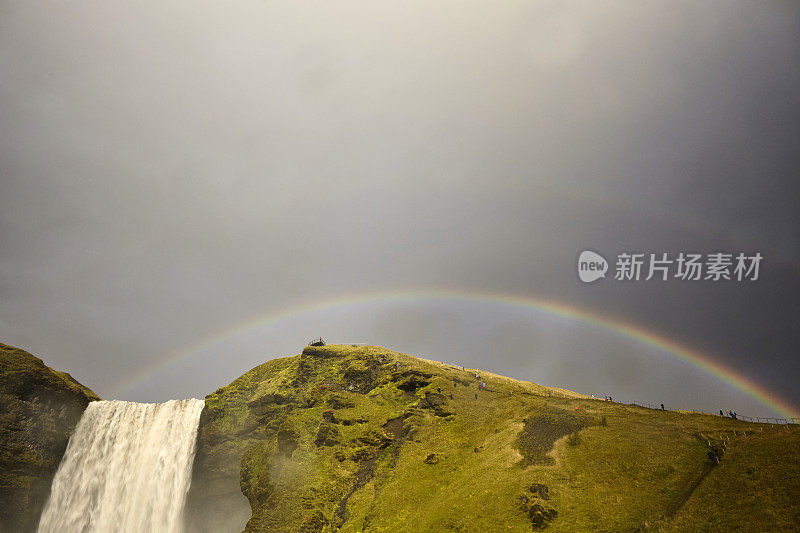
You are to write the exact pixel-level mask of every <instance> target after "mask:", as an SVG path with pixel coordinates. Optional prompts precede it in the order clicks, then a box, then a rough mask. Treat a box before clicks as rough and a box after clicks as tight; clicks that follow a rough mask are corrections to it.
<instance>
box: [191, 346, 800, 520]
mask: <svg viewBox="0 0 800 533" xmlns="http://www.w3.org/2000/svg"><path fill="white" fill-rule="evenodd" d="M475 372H476V371H475V370H470V369H465V370H462V369H460V368H456V367H453V366H450V365H444V364H442V363H438V362H435V361H427V360H422V359H416V358H414V357H411V356H408V355H405V354H400V353H397V352H392V351H390V350H386V349H383V348H377V347H366V346H339V345H335V346H325V347H308V348H306V349H305V350H304V351H303V353H302V354H301V355H299V356H296V357H292V358H286V359H281V360H276V361H271V362H269V363H267V364H265V365H261V366H260V367H256V368H255V369H253V370H252V371H250V372H248V373H247V374H245V375H244V376H242V377H241V378H239V379H237V380H236V381H234V382H233V383H232V384H231V385H229V386H228V387H223V388H222V389H219V390H218V391H216V392H215V393H214V394H212V395H209V397H208V398H207V399H206V411H204V414H203V422H202V425H201V430H200V435H201V436H200V440H199V444H200V450H199V452H198V457H199V458H200V457H205V459H203V460H199V461H198V462H197V463H196V467H195V480H196V481H197V480H200V479H208V475H209V473H211V474H213V475H216V476H217V477H216V478H215V480H216V482H217V483H218V484H220V486H221V484H223V483H225V484H227V485H226V487H227V489H226V490H228V492H226V493H225V497H220V496H219V495H220V494H222V492H217V493H216V495H214V494H213V491H211V492H207V493H205V494H201V493H199V492H198V491H197V490H196V489H195V486H196V484H197V483H196V481H195V482H193V485H192V492H193V493H194V494H193V495H190V496H191V497H190V508H193V509H195V510H196V509H203V510H204V511H205V513H206V514H205V516H206V519H205V520H200V521H195V522H194V525H195V526H197V527H194V528H193V529H192V530H197V531H203V530H204V529H203V528H202V525H203V524H206V525H207V524H210V523H212V522H211V521H209V519H208V517H210V516H226V514H225V513H226V511H228V510H230V509H232V508H233V505H232V504H231V502H232V501H234V499H235V498H236V499H238V500H236V501H237V502H238V503H237V505H241V506H243V507H244V508H245V510H242V511H241V512H240V513H239V514H238V515H237V519H236V520H233V521H231V522H229V523H227V524H221V523H219V522H218V523H216V524H214V528H210V527H209V528H207V529H205V530H206V531H212V530H213V531H223V530H230V531H238V530H241V529H242V528H245V527H246V530H247V531H332V530H341V531H365V530H366V531H500V530H503V531H508V530H516V531H529V530H531V529H532V528H538V527H548V528H549V530H551V531H626V530H627V531H634V530H637V529H638V530H648V529H652V528H665V527H668V526H669V525H670V524H673V521H678V520H695V519H699V518H698V516H699V515H700V514H702V512H701V510H697V511H693V512H691V513H689V516H688V518H684V517H683V514H682V513H686V509H687V508H688V507H687V506H689V505H690V504H691V503H692V501H693V499H692V498H694V497H695V495H696V494H700V492H699V491H700V490H701V489H702V488H704V487H705V486H706V483H708V482H709V481H708V480H709V479H713V478H712V475H717V474H718V473H719V472H721V471H722V470H721V469H720V470H714V467H712V466H711V463H710V462H709V459H708V457H707V452H708V447H709V443H710V442H711V441H724V442H726V443H728V444H729V449H731V450H735V449H736V446H739V445H741V446H746V443H747V442H752V443H753V444H752V445H749V446H757V447H758V446H762V444H758V441H756V440H752V441H748V439H756V438H759V437H758V436H759V435H760V434H761V431H762V428H763V427H770V426H763V425H755V424H746V423H743V422H740V421H735V420H730V419H724V418H721V417H713V416H706V415H697V414H688V413H674V412H669V411H653V410H649V409H642V408H639V407H635V406H626V405H621V404H614V403H609V402H604V401H601V400H593V399H591V398H588V397H586V396H583V395H579V394H575V393H564V392H563V391H555V390H554V389H548V388H546V387H542V386H540V385H536V384H533V383H529V382H518V381H515V380H512V379H509V378H505V377H502V376H496V375H493V374H490V373H487V372H480V373H479V377H478V378H476V376H475ZM480 382H485V383H486V385H487V390H480V389H479V386H478V385H479V383H480ZM554 391H555V394H554ZM556 394H558V395H556ZM561 394H563V395H565V396H568V397H561ZM766 431H769V430H766ZM767 435H768V437H764V438H766V439H767V440H769V441H770V442H771V443H773V444H774V445H775V446H783V445H784V444H785V442H784V441H786V442H789V441H790V440H791V438H794V437H793V435H795V436H796V435H797V433H796V432H792V431H787V432H786V433H785V434H780V433H768V434H767ZM212 437H213V438H212ZM787 439H788V440H787ZM737 457H738V459H736V460H737V461H741V462H742V463H746V462H747V461H749V456H748V455H746V454H738V455H737V454H736V453H734V452H731V453H729V455H728V456H726V457H725V458H723V461H722V465H725V463H726V462H727V461H729V460H733V459H734V458H737ZM795 457H796V455H795ZM220 465H224V468H222V467H221V466H220ZM214 468H217V470H214ZM717 468H719V467H717ZM758 483H765V484H766V483H769V484H772V485H776V486H778V487H783V488H786V489H787V490H789V491H790V493H791V494H794V495H795V497H796V496H797V488H796V487H794V486H792V485H791V484H788V485H787V483H788V482H787V481H786V480H785V479H783V478H782V477H781V474H780V472H778V471H777V470H775V471H770V473H769V474H764V476H763V477H762V478H758ZM236 489H240V491H241V492H239V493H238V494H237V493H236ZM779 490H781V489H779ZM791 491H794V492H791ZM242 494H244V496H242ZM245 497H246V498H245ZM742 501H745V500H742ZM770 502H774V505H773V504H772V503H769V502H768V508H769V509H770V512H772V513H773V518H772V522H769V520H767V519H765V520H766V522H764V524H766V525H770V524H773V525H774V524H781V523H782V522H781V520H784V521H785V520H788V519H787V518H786V517H787V513H788V514H789V515H790V514H791V513H790V511H788V510H787V509H786V508H785V506H783V505H782V504H781V503H780V502H779V500H777V499H776V500H770ZM248 504H249V505H248ZM747 505H749V504H747ZM247 507H249V509H246V508H247ZM731 507H733V510H732V511H731V512H733V514H734V515H735V516H739V517H740V519H743V518H744V517H746V516H749V515H752V512H751V511H748V510H747V508H746V505H745V507H743V508H736V507H735V506H731ZM239 509H241V507H240V508H239ZM699 509H701V508H699ZM227 516H231V515H230V514H229V515H227ZM248 518H249V521H248ZM237 521H238V522H237ZM245 523H246V526H245ZM675 523H677V522H675ZM687 523H691V522H687ZM223 525H224V526H226V527H227V528H228V529H220V527H221V526H223ZM762 525H763V524H762Z"/></svg>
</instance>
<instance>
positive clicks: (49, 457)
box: [0, 344, 99, 533]
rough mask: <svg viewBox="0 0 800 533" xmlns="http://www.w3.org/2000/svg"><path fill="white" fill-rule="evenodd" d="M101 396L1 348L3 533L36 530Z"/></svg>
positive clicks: (39, 363)
mask: <svg viewBox="0 0 800 533" xmlns="http://www.w3.org/2000/svg"><path fill="white" fill-rule="evenodd" d="M93 400H99V398H98V397H97V395H96V394H95V393H94V392H92V391H91V390H89V389H88V388H86V387H84V386H83V385H81V384H80V383H78V382H77V381H75V380H74V379H73V378H72V376H70V375H69V374H67V373H66V372H58V371H55V370H53V369H52V368H50V367H48V366H46V365H45V364H44V363H43V362H42V360H41V359H39V358H38V357H34V356H33V355H31V354H29V353H28V352H26V351H24V350H20V349H19V348H14V347H13V346H8V345H5V344H0V532H4V531H8V532H15V533H19V532H26V531H35V530H36V525H37V522H38V520H39V514H40V513H41V510H42V507H43V506H44V503H45V500H46V499H47V495H48V494H49V492H50V483H51V482H52V480H53V476H54V475H55V472H56V469H57V468H58V464H59V462H60V461H61V457H62V456H63V455H64V450H66V447H67V442H68V441H69V436H70V434H71V433H72V430H73V429H74V428H75V425H76V424H77V423H78V420H79V419H80V417H81V414H83V410H84V409H86V406H87V405H88V404H89V402H90V401H93Z"/></svg>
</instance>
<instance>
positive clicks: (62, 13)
mask: <svg viewBox="0 0 800 533" xmlns="http://www.w3.org/2000/svg"><path fill="white" fill-rule="evenodd" d="M798 171H800V5H799V4H797V3H796V2H789V1H765V2H745V1H734V0H724V1H710V0H709V1H702V2H700V1H691V2H687V1H669V2H668V1H655V0H652V1H648V2H633V1H628V2H604V3H599V2H595V1H571V2H563V1H531V0H526V1H509V2H502V3H487V2H472V1H458V2H456V1H450V0H444V1H441V2H435V3H432V2H422V1H409V2H385V1H377V2H376V1H343V0H334V1H325V2H322V1H298V2H274V1H268V0H259V1H245V0H238V1H233V2H225V3H219V2H210V1H192V2H188V1H177V0H176V1H170V2H156V1H149V0H145V1H142V2H137V3H136V4H135V5H133V4H130V3H127V2H119V1H113V0H112V1H107V0H103V1H77V2H70V3H49V4H47V5H43V4H38V3H31V2H24V1H18V0H0V250H2V254H0V341H1V342H5V343H7V344H12V345H15V346H19V347H22V348H24V349H26V350H28V351H30V352H31V353H33V354H35V355H37V356H39V357H41V358H42V359H44V361H45V362H46V363H47V364H49V365H50V366H52V367H54V368H57V369H63V370H67V371H68V372H70V373H71V374H72V375H73V376H74V377H76V379H78V380H79V381H81V382H82V383H84V384H86V385H87V386H89V387H91V388H93V389H94V390H95V391H96V392H97V393H98V394H100V395H101V396H102V397H104V398H112V397H113V398H121V399H130V400H137V401H163V400H166V399H169V398H173V397H187V396H195V397H202V396H203V395H205V394H207V393H210V392H212V391H213V390H215V389H216V388H217V387H219V386H222V385H225V384H227V383H228V382H229V381H231V380H232V379H234V378H235V377H237V376H238V375H240V374H241V373H243V372H244V371H246V370H248V369H249V368H251V367H252V366H255V365H256V364H259V363H260V362H263V361H265V360H267V359H270V358H273V357H278V356H286V355H293V354H296V353H299V351H300V350H301V349H302V347H303V346H304V345H305V344H306V343H307V342H308V340H309V339H311V338H312V337H315V336H319V335H322V336H323V337H325V338H326V339H328V340H331V341H334V342H343V343H351V342H363V343H369V344H378V345H383V346H386V347H389V348H393V349H398V350H401V351H407V352H409V353H414V354H415V355H422V356H425V357H427V358H430V359H434V360H441V361H444V360H447V361H453V362H455V363H458V364H467V365H470V366H478V367H480V368H485V369H490V370H492V371H497V372H499V373H502V374H506V375H510V376H513V377H517V378H519V379H527V380H532V381H535V382H538V383H541V384H544V385H553V386H561V387H566V388H571V389H573V390H577V391H579V392H584V393H587V394H597V395H600V396H603V395H605V394H609V393H610V394H612V395H616V397H617V398H620V399H624V400H627V401H634V400H636V401H641V402H648V403H652V404H659V403H662V402H663V403H666V404H668V405H669V406H676V407H682V408H696V409H705V410H712V411H716V410H717V409H721V408H724V409H725V410H727V409H729V408H733V409H734V410H738V411H739V412H741V413H744V414H750V415H752V416H775V411H774V409H771V408H770V406H768V405H764V404H763V403H762V402H758V401H756V400H755V399H754V398H752V397H749V396H748V395H746V394H744V393H742V391H740V390H736V389H735V388H734V387H731V386H730V385H728V384H726V383H725V382H724V381H721V380H720V379H719V378H717V377H715V376H712V375H710V374H708V373H706V372H704V371H703V370H701V369H699V368H697V367H696V366H694V365H691V364H687V363H686V362H685V361H681V360H680V358H678V357H676V356H674V355H673V354H670V353H667V352H665V351H664V350H660V349H658V348H656V347H653V346H651V345H648V344H647V343H646V342H641V340H637V339H635V338H632V337H631V336H630V335H626V334H625V333H624V332H620V331H614V330H613V328H606V327H602V326H598V325H597V324H596V323H594V324H593V323H592V321H591V320H589V321H587V320H583V319H580V318H575V317H572V318H570V317H568V316H563V315H558V314H557V313H552V312H548V311H545V310H542V309H535V308H524V307H519V306H513V305H505V304H502V303H498V301H497V300H496V299H495V300H491V299H487V298H485V297H479V296H476V295H487V294H489V295H507V296H511V297H515V298H522V299H525V298H527V299H533V300H536V301H546V302H555V303H557V304H558V305H562V306H566V307H569V308H571V309H576V310H580V312H581V313H583V315H582V316H591V317H600V318H602V319H605V320H608V321H611V322H614V323H624V324H627V325H629V326H630V327H631V328H634V329H636V328H638V329H642V330H646V331H648V332H651V333H653V334H655V335H658V336H659V337H662V338H666V339H670V340H671V341H674V342H675V343H678V344H680V345H681V346H685V347H687V348H689V349H691V350H693V351H695V352H697V353H702V354H704V355H705V356H707V357H709V358H710V359H712V360H714V361H716V362H718V363H719V364H721V365H724V366H725V367H727V368H729V369H732V370H733V371H735V372H736V373H738V374H740V375H742V376H746V378H747V379H748V380H752V382H753V383H757V384H758V385H759V386H760V387H762V388H764V389H765V390H769V391H771V393H772V394H774V395H776V396H778V397H780V398H782V399H784V400H785V402H786V403H787V404H790V405H791V406H793V407H794V408H795V412H796V411H797V408H798V406H800V387H798V386H797V383H798V379H800V358H799V357H798V348H797V347H798V346H800V322H799V321H798V318H800V305H799V304H798V302H797V296H798V294H800V278H798V274H800V210H798V208H797V201H798V199H800V184H798V180H797V176H798ZM583 250H593V251H596V252H598V253H600V254H601V255H602V256H603V257H604V258H605V259H607V260H608V262H609V264H610V266H609V272H608V275H607V276H606V278H605V279H600V280H598V281H596V282H593V283H583V282H581V281H580V280H579V278H578V276H577V270H576V269H577V265H576V262H577V261H576V260H577V257H578V255H579V253H580V252H581V251H583ZM624 252H629V253H659V254H660V253H668V254H670V256H671V257H672V256H677V254H679V253H680V252H685V253H700V254H711V253H716V252H725V253H731V254H738V253H745V254H747V255H748V256H749V255H753V254H755V253H760V254H761V255H762V257H763V261H762V263H761V265H760V272H759V277H758V279H757V280H743V281H736V280H731V281H724V280H723V281H721V282H712V281H704V280H699V281H686V280H680V279H675V278H672V279H668V280H666V281H660V280H658V279H654V280H650V281H645V280H639V281H618V280H615V279H614V278H613V275H614V268H615V265H614V264H615V260H616V258H617V256H618V255H619V254H620V253H624ZM445 294H446V295H449V296H443V295H445ZM370 295H372V296H370ZM378 295H381V296H378ZM426 295H427V296H426ZM436 295H438V296H436ZM453 295H472V296H470V297H461V298H457V297H452V296H453ZM332 302H333V303H332ZM258 317H280V319H273V320H267V319H261V320H258ZM245 324H250V327H249V328H247V327H244V326H243V325H245ZM615 399H616V398H615Z"/></svg>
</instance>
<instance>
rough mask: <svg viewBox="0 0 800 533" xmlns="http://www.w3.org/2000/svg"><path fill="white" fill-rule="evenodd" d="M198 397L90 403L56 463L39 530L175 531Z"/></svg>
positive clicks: (179, 520)
mask: <svg viewBox="0 0 800 533" xmlns="http://www.w3.org/2000/svg"><path fill="white" fill-rule="evenodd" d="M202 409H203V401H202V400H194V399H192V400H172V401H169V402H166V403H158V404H146V403H134V402H122V401H116V400H115V401H101V402H92V403H90V404H89V406H88V407H87V408H86V411H84V413H83V416H82V417H81V419H80V421H79V422H78V425H77V426H76V427H75V432H74V433H73V434H72V437H71V438H70V440H69V444H68V445H67V451H66V453H65V454H64V458H63V459H62V460H61V464H60V465H59V467H58V471H57V472H56V475H55V478H54V479H53V485H52V488H51V491H50V498H49V499H48V501H47V504H46V505H45V508H44V510H43V511H42V517H41V520H40V521H39V532H40V533H93V532H96V533H112V532H118V533H148V532H152V533H180V532H181V531H182V530H183V523H182V516H181V515H182V511H183V504H184V502H185V500H186V493H187V491H188V490H189V483H190V482H191V477H192V461H193V460H194V451H195V440H196V436H197V426H198V423H199V421H200V411H202Z"/></svg>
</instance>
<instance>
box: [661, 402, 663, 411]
mask: <svg viewBox="0 0 800 533" xmlns="http://www.w3.org/2000/svg"><path fill="white" fill-rule="evenodd" d="M661 410H662V411H663V410H664V404H663V403H662V404H661Z"/></svg>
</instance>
